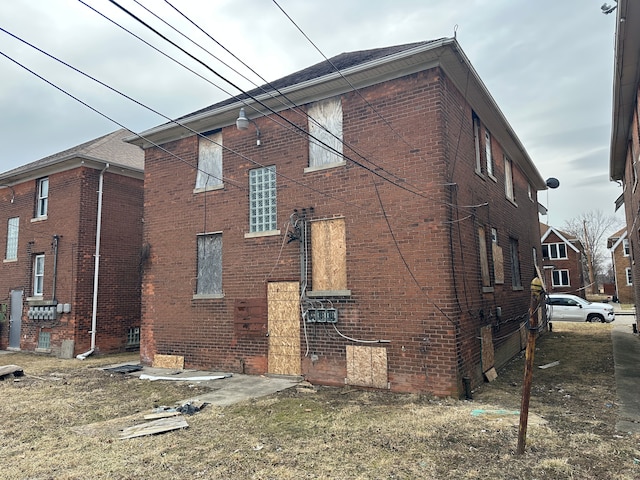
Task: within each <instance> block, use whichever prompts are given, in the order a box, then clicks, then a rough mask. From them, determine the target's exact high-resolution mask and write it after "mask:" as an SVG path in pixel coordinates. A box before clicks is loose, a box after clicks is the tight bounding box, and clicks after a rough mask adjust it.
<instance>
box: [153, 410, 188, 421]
mask: <svg viewBox="0 0 640 480" xmlns="http://www.w3.org/2000/svg"><path fill="white" fill-rule="evenodd" d="M178 415H182V414H181V413H180V412H179V411H177V410H165V411H164V412H157V413H147V414H146V415H145V416H144V419H145V420H157V419H158V418H169V417H177V416H178Z"/></svg>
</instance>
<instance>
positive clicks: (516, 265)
mask: <svg viewBox="0 0 640 480" xmlns="http://www.w3.org/2000/svg"><path fill="white" fill-rule="evenodd" d="M509 244H510V246H511V286H512V287H513V288H522V279H521V278H520V254H519V252H518V240H516V239H515V238H510V239H509Z"/></svg>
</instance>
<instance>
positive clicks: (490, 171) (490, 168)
mask: <svg viewBox="0 0 640 480" xmlns="http://www.w3.org/2000/svg"><path fill="white" fill-rule="evenodd" d="M491 152H492V150H491V133H490V132H489V130H487V128H486V127H485V129H484V154H485V161H486V165H487V175H488V176H489V177H491V178H492V179H494V180H495V179H496V177H495V176H494V171H495V163H494V160H493V154H492V153H491Z"/></svg>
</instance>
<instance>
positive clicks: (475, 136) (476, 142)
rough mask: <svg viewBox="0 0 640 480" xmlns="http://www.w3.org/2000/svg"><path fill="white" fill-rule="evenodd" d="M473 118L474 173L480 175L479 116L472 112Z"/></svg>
mask: <svg viewBox="0 0 640 480" xmlns="http://www.w3.org/2000/svg"><path fill="white" fill-rule="evenodd" d="M472 119H473V144H474V149H475V154H476V169H475V171H476V173H477V174H478V175H482V158H481V155H480V118H479V117H478V115H476V113H475V112H474V113H473V114H472Z"/></svg>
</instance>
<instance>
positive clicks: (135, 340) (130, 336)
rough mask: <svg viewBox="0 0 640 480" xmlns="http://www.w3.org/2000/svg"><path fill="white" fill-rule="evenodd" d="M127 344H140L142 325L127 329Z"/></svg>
mask: <svg viewBox="0 0 640 480" xmlns="http://www.w3.org/2000/svg"><path fill="white" fill-rule="evenodd" d="M127 345H140V327H131V328H130V329H129V330H128V331H127Z"/></svg>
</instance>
